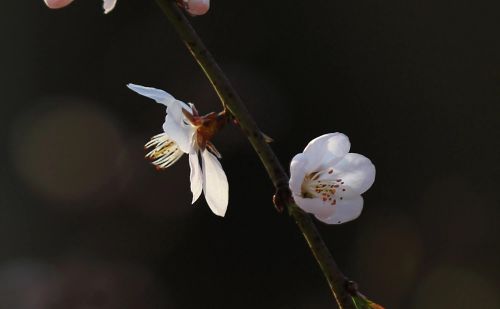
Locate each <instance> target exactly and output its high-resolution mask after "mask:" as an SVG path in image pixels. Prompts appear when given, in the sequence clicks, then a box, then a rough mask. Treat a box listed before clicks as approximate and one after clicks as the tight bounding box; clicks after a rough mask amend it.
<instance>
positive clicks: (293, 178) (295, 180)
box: [289, 153, 307, 195]
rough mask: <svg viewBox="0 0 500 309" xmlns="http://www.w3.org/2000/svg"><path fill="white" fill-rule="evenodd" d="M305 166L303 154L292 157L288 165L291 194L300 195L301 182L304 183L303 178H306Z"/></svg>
mask: <svg viewBox="0 0 500 309" xmlns="http://www.w3.org/2000/svg"><path fill="white" fill-rule="evenodd" d="M306 165H307V157H306V156H305V155H304V154H303V153H299V154H297V155H296V156H295V157H293V159H292V162H291V163H290V182H289V186H290V190H292V192H293V193H295V194H297V195H300V193H301V187H302V182H303V181H304V177H305V176H306V173H307V171H306V169H305V167H306Z"/></svg>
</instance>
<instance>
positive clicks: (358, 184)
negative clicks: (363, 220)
mask: <svg viewBox="0 0 500 309" xmlns="http://www.w3.org/2000/svg"><path fill="white" fill-rule="evenodd" d="M350 148H351V144H350V142H349V139H348V138H347V136H345V135H344V134H342V133H330V134H325V135H322V136H320V137H317V138H315V139H313V140H312V141H311V142H310V143H309V144H308V145H307V147H306V148H305V149H304V152H303V153H299V154H297V155H296V156H295V157H294V158H293V159H292V162H291V164H290V189H291V191H292V194H293V198H294V200H295V202H296V204H297V205H298V206H299V207H300V208H302V209H303V210H304V211H306V212H308V213H312V214H314V216H315V217H316V218H318V219H319V220H321V221H323V222H325V223H328V224H340V223H344V222H348V221H351V220H354V219H356V218H357V217H358V216H359V215H360V214H361V211H362V210H363V197H361V194H362V193H364V192H365V191H366V190H368V189H369V188H370V187H371V185H372V184H373V182H374V180H375V166H374V165H373V164H372V162H371V161H370V160H369V159H368V158H366V157H365V156H363V155H360V154H357V153H349V149H350Z"/></svg>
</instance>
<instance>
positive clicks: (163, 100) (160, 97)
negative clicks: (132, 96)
mask: <svg viewBox="0 0 500 309" xmlns="http://www.w3.org/2000/svg"><path fill="white" fill-rule="evenodd" d="M127 87H128V88H129V89H130V90H133V91H135V92H137V93H138V94H140V95H143V96H145V97H148V98H150V99H153V100H155V101H156V102H158V103H160V104H163V105H165V106H167V107H168V106H169V105H170V103H172V102H173V101H175V98H174V97H173V96H171V95H170V94H168V93H167V92H166V91H163V90H161V89H156V88H151V87H144V86H140V85H135V84H128V85H127Z"/></svg>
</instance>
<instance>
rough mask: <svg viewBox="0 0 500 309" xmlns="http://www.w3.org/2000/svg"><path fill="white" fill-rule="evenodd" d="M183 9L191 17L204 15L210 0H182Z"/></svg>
mask: <svg viewBox="0 0 500 309" xmlns="http://www.w3.org/2000/svg"><path fill="white" fill-rule="evenodd" d="M184 7H185V8H186V11H188V13H189V14H191V15H194V16H197V15H204V14H206V13H207V12H208V9H209V8H210V0H184Z"/></svg>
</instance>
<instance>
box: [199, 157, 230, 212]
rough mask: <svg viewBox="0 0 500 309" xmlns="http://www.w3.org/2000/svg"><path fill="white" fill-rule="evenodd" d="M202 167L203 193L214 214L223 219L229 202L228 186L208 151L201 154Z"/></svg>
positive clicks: (219, 165) (220, 168)
mask: <svg viewBox="0 0 500 309" xmlns="http://www.w3.org/2000/svg"><path fill="white" fill-rule="evenodd" d="M201 159H202V160H201V162H202V166H203V192H204V193H205V199H206V200H207V204H208V206H209V207H210V209H211V210H212V212H213V213H214V214H216V215H217V216H221V217H224V215H225V214H226V210H227V204H228V201H229V184H228V183H227V178H226V174H225V173H224V170H223V169H222V166H221V164H220V162H219V160H217V158H216V157H215V156H214V155H213V154H211V153H210V152H209V151H208V150H206V149H205V150H203V152H202V154H201Z"/></svg>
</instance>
